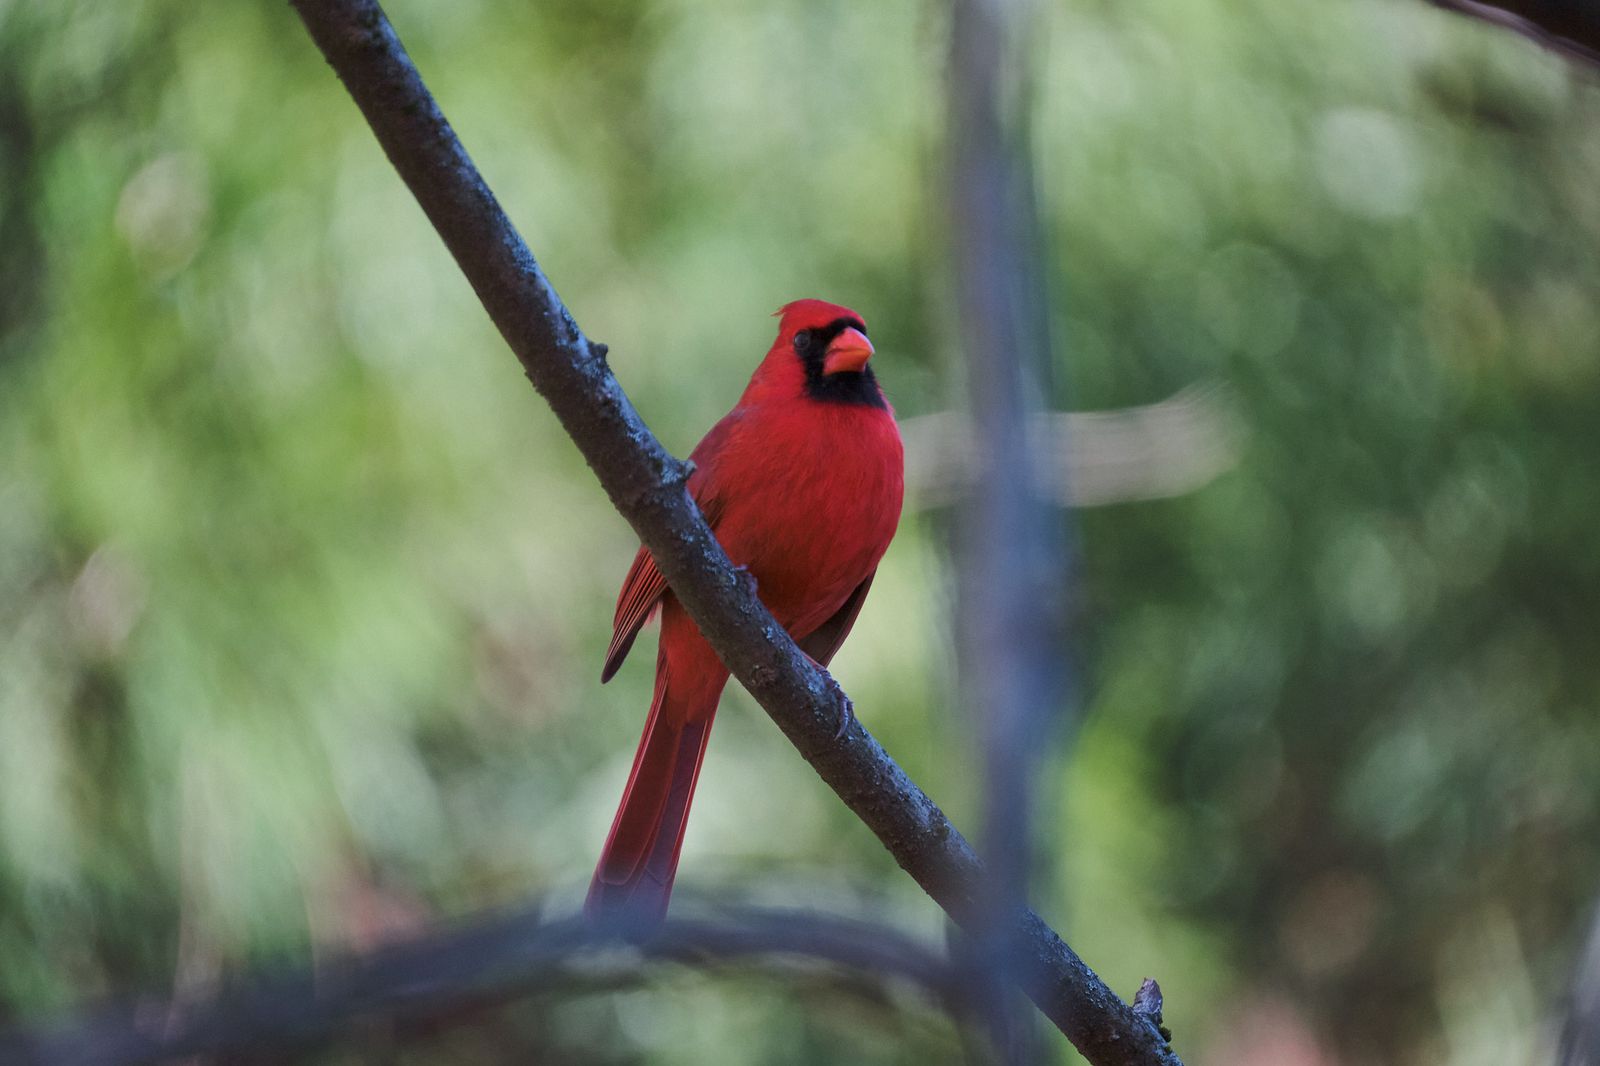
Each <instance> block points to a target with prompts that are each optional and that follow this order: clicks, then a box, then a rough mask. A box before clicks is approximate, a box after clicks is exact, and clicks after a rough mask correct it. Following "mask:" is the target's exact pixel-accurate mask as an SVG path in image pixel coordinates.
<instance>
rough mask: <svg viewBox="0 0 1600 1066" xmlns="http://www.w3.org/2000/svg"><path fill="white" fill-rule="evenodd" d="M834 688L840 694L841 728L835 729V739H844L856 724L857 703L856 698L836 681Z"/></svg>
mask: <svg viewBox="0 0 1600 1066" xmlns="http://www.w3.org/2000/svg"><path fill="white" fill-rule="evenodd" d="M833 689H834V691H835V692H837V693H838V694H839V728H838V729H836V730H834V731H833V739H834V740H843V739H844V738H845V734H846V733H849V732H850V727H851V726H853V725H855V722H856V705H855V701H854V700H852V699H851V698H850V697H849V696H846V695H845V694H844V689H842V688H840V687H839V685H838V682H835V683H834V686H833Z"/></svg>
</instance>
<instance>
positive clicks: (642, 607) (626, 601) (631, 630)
mask: <svg viewBox="0 0 1600 1066" xmlns="http://www.w3.org/2000/svg"><path fill="white" fill-rule="evenodd" d="M666 591H667V579H666V578H664V577H662V576H661V571H660V570H657V569H656V561H655V560H654V559H652V558H651V557H650V549H648V548H646V547H645V546H644V545H642V544H641V545H640V546H639V554H637V555H635V556H634V557H633V566H631V567H629V568H628V576H627V579H626V580H624V581H623V582H622V592H621V594H620V595H618V596H617V613H616V617H615V618H613V619H612V622H611V646H610V647H609V648H607V649H606V664H605V666H604V667H602V668H601V670H600V683H601V684H605V683H606V682H607V681H610V680H611V677H612V675H613V674H615V673H616V672H617V670H618V668H619V667H621V666H622V660H624V659H626V658H627V657H628V649H629V648H632V647H633V641H634V638H636V637H637V636H638V635H639V630H641V629H643V628H644V624H645V623H646V622H648V621H649V620H650V616H651V615H652V614H654V613H655V609H656V606H657V605H658V604H660V602H661V596H662V594H663V593H665V592H666Z"/></svg>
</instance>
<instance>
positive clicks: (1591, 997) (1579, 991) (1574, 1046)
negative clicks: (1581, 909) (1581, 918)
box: [1556, 905, 1600, 1066]
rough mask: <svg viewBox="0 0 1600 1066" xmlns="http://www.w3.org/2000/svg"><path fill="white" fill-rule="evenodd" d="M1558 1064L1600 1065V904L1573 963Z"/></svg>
mask: <svg viewBox="0 0 1600 1066" xmlns="http://www.w3.org/2000/svg"><path fill="white" fill-rule="evenodd" d="M1556 1064H1557V1066H1600V905H1596V907H1595V910H1594V915H1593V916H1592V918H1591V919H1590V922H1589V936H1588V939H1587V940H1586V941H1585V942H1584V946H1583V950H1582V951H1581V952H1579V954H1578V959H1577V963H1576V964H1575V965H1574V966H1573V972H1572V987H1571V989H1570V990H1569V991H1568V993H1567V1010H1566V1017H1565V1019H1564V1020H1563V1021H1562V1025H1561V1048H1560V1050H1559V1052H1558V1053H1557V1055H1556Z"/></svg>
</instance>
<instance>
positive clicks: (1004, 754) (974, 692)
mask: <svg viewBox="0 0 1600 1066" xmlns="http://www.w3.org/2000/svg"><path fill="white" fill-rule="evenodd" d="M1037 25H1038V15H1037V11H1036V10H1035V6H1034V4H1032V3H1031V2H1030V0H954V3H953V4H952V6H951V24H950V62H949V89H948V95H947V105H946V110H947V115H946V122H947V124H948V135H947V138H946V140H947V145H948V147H947V152H948V157H947V160H948V161H947V164H946V165H947V167H948V170H949V177H948V181H949V197H950V242H951V246H952V247H951V254H950V261H951V263H952V264H953V266H954V272H955V278H954V283H955V294H956V301H955V318H956V322H955V326H956V334H957V336H958V337H959V338H960V341H961V348H962V354H963V356H964V360H965V363H966V381H967V389H966V393H967V406H968V410H969V411H970V416H969V417H970V429H969V432H968V433H966V434H965V439H964V440H963V441H961V442H960V443H961V445H964V447H963V448H962V454H964V455H966V456H968V457H970V464H971V465H970V468H969V472H970V477H968V478H967V479H966V481H967V483H966V486H965V487H966V492H965V494H964V498H963V499H962V500H961V502H960V511H959V515H958V521H957V526H958V528H957V538H956V539H957V550H956V556H957V558H958V559H959V569H958V572H959V574H960V579H959V582H958V585H957V601H956V607H955V618H956V622H955V635H956V655H957V668H958V670H959V671H960V679H961V692H962V702H963V704H964V706H965V709H966V712H967V714H968V715H969V716H970V722H971V727H970V728H971V732H972V734H973V736H974V737H975V738H976V740H977V743H978V745H979V747H980V749H981V750H982V752H983V772H984V813H983V836H982V852H983V857H984V861H985V863H986V865H987V867H988V870H989V874H990V879H989V882H988V885H987V893H988V898H987V900H986V907H985V915H986V917H985V918H984V919H983V920H982V921H981V922H980V925H979V927H978V929H977V930H976V931H975V936H974V939H973V943H972V945H971V948H970V951H971V953H972V955H973V957H974V959H975V964H976V966H977V973H978V975H979V977H980V979H982V980H984V981H985V983H986V985H987V987H988V988H989V990H990V992H991V994H992V997H993V1000H994V1001H993V1002H992V1004H991V1006H990V1016H991V1019H992V1021H991V1024H992V1028H993V1029H994V1031H995V1035H996V1044H997V1046H999V1047H1000V1048H1001V1049H1002V1052H1003V1056H1004V1059H1005V1061H1007V1062H1014V1063H1030V1062H1034V1061H1037V1060H1038V1058H1039V1056H1040V1049H1039V1048H1038V1047H1036V1046H1035V1043H1036V1042H1035V1040H1034V1038H1033V1036H1032V1035H1031V1034H1032V1033H1033V1032H1034V1029H1033V1027H1032V1026H1031V1025H1030V1024H1028V1023H1029V1022H1031V1019H1028V1018H1019V1019H1018V1020H1017V1021H1015V1022H1013V1021H1010V1019H1011V1016H1012V1011H1010V1010H1008V1009H1007V1000H1008V999H1009V998H1010V996H1011V992H1010V987H1011V983H1012V982H1013V981H1014V980H1016V978H1017V976H1018V975H1017V973H1016V972H1015V969H1016V961H1015V960H1018V959H1021V958H1024V957H1025V955H1026V951H1027V948H1026V945H1025V944H1024V943H1023V942H1022V941H1021V939H1020V938H1019V936H1018V930H1016V929H1015V928H1014V927H1013V926H1012V925H1011V923H1010V922H1009V921H1007V920H1006V918H1005V916H1006V915H1009V914H1010V913H1012V912H1013V911H1015V910H1017V909H1019V908H1021V907H1024V906H1025V905H1026V901H1027V900H1028V899H1029V898H1030V896H1031V892H1030V888H1031V885H1030V880H1031V874H1032V871H1033V869H1034V856H1033V849H1034V845H1035V824H1034V802H1035V795H1034V792H1035V782H1036V775H1037V769H1038V767H1039V766H1040V765H1041V764H1042V763H1044V762H1045V761H1046V760H1047V759H1048V757H1049V755H1050V753H1051V751H1052V748H1053V743H1052V742H1053V741H1055V740H1056V739H1058V738H1059V737H1060V735H1061V729H1060V726H1061V722H1062V720H1063V719H1064V718H1065V717H1066V712H1067V673H1068V670H1067V661H1068V659H1069V658H1070V656H1071V644H1070V643H1069V641H1068V631H1067V612H1068V604H1069V601H1070V599H1071V597H1072V588H1071V571H1070V566H1069V561H1068V556H1067V551H1066V539H1065V537H1064V535H1063V532H1062V528H1061V520H1060V515H1059V511H1058V510H1057V509H1056V506H1055V504H1054V502H1053V501H1051V500H1049V499H1047V498H1045V497H1044V496H1043V494H1042V493H1041V492H1040V491H1039V489H1040V480H1041V479H1040V477H1039V476H1038V475H1039V471H1040V469H1041V468H1042V467H1043V466H1044V464H1047V463H1050V462H1051V461H1052V460H1056V459H1057V456H1056V454H1055V453H1054V452H1051V453H1043V454H1042V453H1040V452H1039V451H1038V450H1036V448H1035V443H1036V441H1035V439H1034V436H1033V435H1032V434H1031V433H1030V428H1031V427H1032V426H1033V425H1034V424H1035V421H1036V419H1037V414H1036V413H1037V412H1039V411H1041V410H1042V409H1044V408H1045V407H1046V406H1048V404H1049V401H1050V383H1051V382H1050V379H1051V370H1052V366H1053V358H1052V356H1053V354H1054V353H1052V351H1051V344H1050V336H1049V331H1050V297H1051V292H1050V287H1049V286H1048V285H1047V283H1046V280H1045V277H1044V264H1045V250H1044V248H1043V247H1042V244H1041V241H1042V237H1041V230H1040V225H1039V217H1038V212H1037V208H1036V204H1035V201H1034V197H1035V190H1034V173H1033V154H1032V144H1031V139H1030V136H1029V131H1030V123H1031V121H1032V115H1033V111H1032V93H1033V86H1034V74H1033V63H1032V59H1033V56H1032V55H1031V54H1030V52H1029V48H1028V45H1029V43H1030V42H1031V41H1032V40H1034V39H1035V34H1036V27H1037ZM913 439H914V440H915V438H913ZM1055 465H1056V467H1057V469H1059V468H1060V467H1061V466H1063V465H1065V464H1063V463H1060V462H1059V461H1058V462H1056V464H1055ZM1052 839H1053V840H1054V841H1055V843H1056V844H1057V845H1058V846H1060V844H1061V843H1062V841H1061V838H1060V835H1059V834H1052ZM1091 1033H1094V1034H1095V1035H1096V1037H1097V1040H1096V1043H1091V1044H1088V1045H1087V1046H1086V1042H1085V1038H1086V1037H1087V1035H1088V1034H1091ZM1122 1035H1123V1034H1121V1033H1118V1034H1115V1035H1112V1034H1109V1033H1106V1034H1101V1033H1098V1032H1097V1031H1096V1029H1095V1028H1094V1027H1090V1028H1087V1029H1083V1030H1080V1033H1079V1034H1074V1037H1073V1042H1074V1043H1075V1044H1077V1046H1078V1048H1079V1050H1081V1051H1083V1052H1084V1054H1086V1055H1087V1056H1089V1057H1090V1058H1091V1059H1096V1058H1099V1057H1100V1056H1102V1055H1105V1054H1107V1053H1108V1051H1107V1050H1106V1049H1105V1048H1104V1047H1103V1046H1102V1045H1103V1044H1104V1043H1106V1042H1109V1041H1115V1040H1119V1039H1121V1038H1122ZM1147 1036H1148V1030H1147Z"/></svg>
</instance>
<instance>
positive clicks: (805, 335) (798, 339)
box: [794, 329, 811, 352]
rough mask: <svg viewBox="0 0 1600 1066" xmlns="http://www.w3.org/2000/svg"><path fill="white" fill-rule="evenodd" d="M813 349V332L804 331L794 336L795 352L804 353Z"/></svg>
mask: <svg viewBox="0 0 1600 1066" xmlns="http://www.w3.org/2000/svg"><path fill="white" fill-rule="evenodd" d="M809 347H811V331H810V330H806V329H803V330H801V331H800V332H799V333H796V334H795V335H794V350H795V351H797V352H803V351H805V350H806V349H807V348H809Z"/></svg>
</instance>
